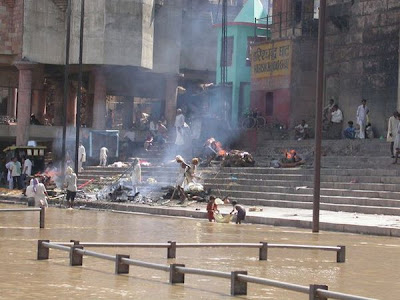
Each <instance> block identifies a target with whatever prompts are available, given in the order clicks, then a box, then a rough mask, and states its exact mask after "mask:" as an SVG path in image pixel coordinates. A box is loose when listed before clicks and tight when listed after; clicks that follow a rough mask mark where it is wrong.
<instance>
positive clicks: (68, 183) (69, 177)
mask: <svg viewBox="0 0 400 300" xmlns="http://www.w3.org/2000/svg"><path fill="white" fill-rule="evenodd" d="M65 173H66V176H65V182H64V186H65V187H66V189H67V198H66V199H67V204H68V208H71V209H72V208H73V207H74V201H75V197H76V191H77V190H78V187H77V185H76V174H75V173H74V170H72V168H71V167H68V168H67V170H66V171H65Z"/></svg>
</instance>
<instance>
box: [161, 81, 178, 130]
mask: <svg viewBox="0 0 400 300" xmlns="http://www.w3.org/2000/svg"><path fill="white" fill-rule="evenodd" d="M164 95H165V112H164V114H165V119H166V120H167V122H168V126H169V127H172V126H174V122H175V116H176V103H177V97H178V77H177V75H168V76H167V77H166V78H165V94H164Z"/></svg>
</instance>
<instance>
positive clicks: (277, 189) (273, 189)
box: [206, 183, 400, 199]
mask: <svg viewBox="0 0 400 300" xmlns="http://www.w3.org/2000/svg"><path fill="white" fill-rule="evenodd" d="M206 187H207V188H211V189H212V190H231V191H238V192H239V191H240V192H265V193H289V194H297V195H312V194H313V189H312V188H301V189H298V190H297V189H296V188H295V187H287V186H252V185H239V184H213V183H209V184H206ZM321 195H323V196H336V197H361V198H364V197H367V198H382V199H400V192H388V191H371V190H348V189H329V188H321Z"/></svg>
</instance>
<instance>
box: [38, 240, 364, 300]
mask: <svg viewBox="0 0 400 300" xmlns="http://www.w3.org/2000/svg"><path fill="white" fill-rule="evenodd" d="M108 244H110V243H108ZM147 245H148V244H147ZM49 249H57V250H61V251H67V252H69V258H70V265H71V266H82V263H83V256H84V255H86V256H92V257H96V258H99V259H105V260H110V261H113V262H115V274H129V266H130V265H133V266H138V267H143V268H148V269H155V270H160V271H164V272H169V283H170V284H177V283H181V284H183V283H185V275H186V274H192V275H201V276H209V277H218V278H224V279H230V281H231V295H232V296H238V295H247V283H255V284H261V285H267V286H273V287H277V288H281V289H285V290H290V291H294V292H299V293H303V294H308V295H309V299H311V300H317V299H319V300H321V299H327V298H332V299H342V300H371V298H365V297H360V296H355V295H351V294H343V293H338V292H333V291H328V290H327V289H328V287H327V286H326V285H315V284H311V285H309V286H302V285H297V284H292V283H288V282H283V281H277V280H270V279H266V278H260V277H255V276H249V275H247V271H232V272H221V271H216V270H204V269H198V268H188V267H186V266H185V265H184V264H170V265H162V264H155V263H149V262H144V261H140V260H133V259H130V256H129V255H124V254H116V255H115V256H113V255H108V254H102V253H97V252H94V251H88V250H84V249H83V246H82V244H79V243H77V241H75V242H74V243H73V244H72V245H71V246H65V245H60V244H57V243H52V242H50V241H49V240H39V241H38V256H37V259H38V260H45V259H49Z"/></svg>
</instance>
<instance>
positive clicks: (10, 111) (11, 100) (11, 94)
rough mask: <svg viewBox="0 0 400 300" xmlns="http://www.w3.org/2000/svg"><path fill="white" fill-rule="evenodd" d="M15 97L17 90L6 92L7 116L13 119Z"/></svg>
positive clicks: (14, 116)
mask: <svg viewBox="0 0 400 300" xmlns="http://www.w3.org/2000/svg"><path fill="white" fill-rule="evenodd" d="M17 97H18V90H17V89H16V88H10V89H9V90H8V102H7V115H8V116H9V117H10V118H13V119H15V118H16V117H17Z"/></svg>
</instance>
